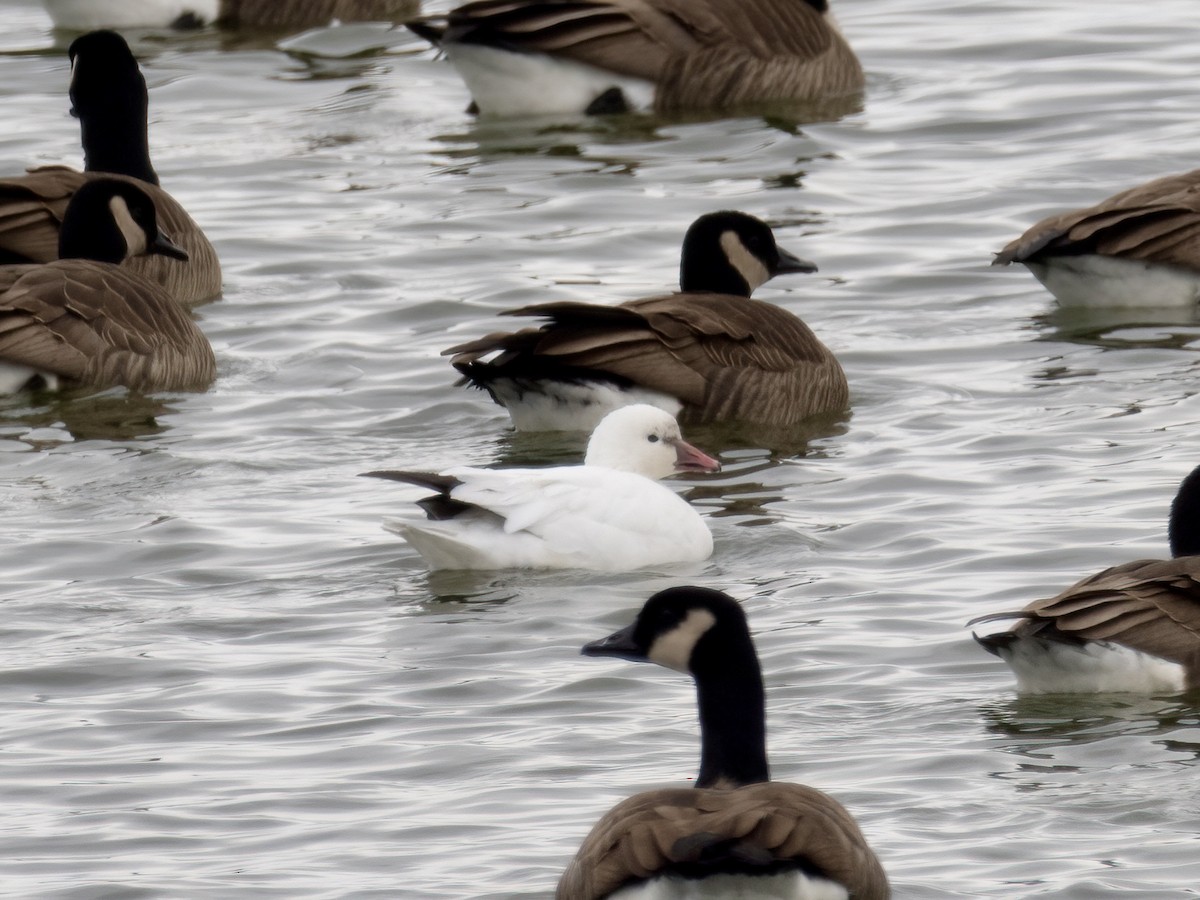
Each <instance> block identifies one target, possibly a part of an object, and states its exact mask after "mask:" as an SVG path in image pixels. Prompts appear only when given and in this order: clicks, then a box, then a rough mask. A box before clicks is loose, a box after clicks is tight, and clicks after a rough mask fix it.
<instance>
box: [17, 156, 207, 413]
mask: <svg viewBox="0 0 1200 900" xmlns="http://www.w3.org/2000/svg"><path fill="white" fill-rule="evenodd" d="M60 251H61V255H62V258H61V259H58V260H55V261H53V262H49V263H43V264H29V265H6V266H0V393H11V392H13V391H18V390H23V389H28V388H38V387H41V388H50V389H54V388H58V387H60V386H63V385H64V384H70V385H82V386H88V387H97V388H103V387H111V386H113V385H124V386H125V387H128V388H130V389H132V390H137V391H160V390H162V391H166V390H187V389H193V388H202V387H205V386H206V385H208V383H209V382H211V381H212V379H213V378H214V377H215V375H216V361H215V359H214V358H213V352H212V348H211V347H210V346H209V344H208V340H207V339H206V338H205V337H204V335H203V334H202V333H201V331H200V329H199V328H197V327H196V323H195V322H193V321H192V320H191V319H190V318H189V317H188V314H187V312H186V311H185V310H184V309H183V308H182V307H181V306H179V304H178V303H176V302H174V301H173V300H172V299H171V298H170V297H168V296H167V295H166V292H165V290H164V289H163V288H162V287H161V286H159V285H157V284H154V283H153V282H151V281H148V280H147V279H146V278H144V277H143V276H141V275H139V274H138V273H137V272H135V271H133V270H132V269H130V268H128V267H126V266H122V265H119V263H120V262H121V261H122V260H123V259H125V258H126V257H128V256H134V255H137V254H139V253H158V254H164V255H167V256H173V257H175V258H177V259H186V258H187V254H186V253H185V252H184V251H183V250H181V249H180V248H178V247H176V246H175V245H174V244H172V243H171V242H170V241H169V240H167V239H166V238H165V237H164V236H163V234H162V232H160V231H159V229H158V224H157V221H156V216H155V211H154V203H153V202H152V201H151V199H150V198H149V197H148V196H147V195H146V193H145V192H144V191H142V190H141V189H140V188H138V187H137V186H135V185H133V184H130V183H129V182H127V181H123V180H118V179H112V178H103V179H101V178H98V179H95V180H93V181H89V182H87V183H86V184H83V185H81V186H80V188H79V190H77V191H76V192H75V196H74V197H72V198H71V203H70V205H69V206H68V207H67V213H66V215H65V216H64V217H63V224H62V235H61V238H60Z"/></svg>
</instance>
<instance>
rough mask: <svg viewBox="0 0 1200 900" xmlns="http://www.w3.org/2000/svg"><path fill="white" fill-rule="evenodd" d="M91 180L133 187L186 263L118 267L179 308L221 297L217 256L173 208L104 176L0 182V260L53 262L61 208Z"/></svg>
mask: <svg viewBox="0 0 1200 900" xmlns="http://www.w3.org/2000/svg"><path fill="white" fill-rule="evenodd" d="M95 178H121V179H125V180H126V181H130V182H132V183H134V184H136V185H138V186H139V187H140V188H141V189H142V190H144V191H145V192H146V193H147V194H148V195H149V196H150V197H151V199H152V200H153V201H154V205H155V207H156V208H157V209H158V217H159V223H160V224H161V226H162V228H163V230H164V231H165V232H167V234H169V235H171V237H172V239H173V240H174V241H175V243H176V244H178V245H179V246H180V247H181V248H183V249H184V250H186V251H187V253H188V257H189V259H188V261H187V262H183V261H181V260H178V259H171V258H169V257H166V256H159V255H154V256H135V257H133V258H132V259H130V260H128V261H127V262H125V263H124V265H127V266H129V268H131V269H132V270H133V271H135V272H137V273H138V274H140V275H142V276H144V277H146V278H147V279H149V280H150V281H153V282H156V283H157V284H159V285H161V286H162V287H163V288H164V289H165V290H166V292H167V294H168V296H171V297H174V298H175V300H176V301H177V302H178V303H180V304H181V305H183V306H188V307H190V306H194V305H196V304H198V303H202V302H204V301H205V300H211V299H212V298H213V297H215V296H217V295H218V294H220V293H221V264H220V262H219V260H218V259H217V251H216V250H215V249H213V245H212V244H211V243H210V242H209V240H208V238H207V237H205V236H204V232H203V231H201V230H200V226H199V225H197V224H196V222H195V220H193V219H192V217H191V216H189V215H188V214H187V211H186V210H184V208H183V207H182V206H181V205H180V204H179V202H178V201H177V200H176V199H175V198H174V197H172V196H171V195H170V194H168V193H167V192H166V191H164V190H163V189H162V188H160V187H159V186H158V185H156V184H151V183H149V182H146V181H142V180H141V179H138V178H130V177H129V176H126V175H114V174H111V173H106V172H79V171H77V170H75V169H71V168H68V167H67V166H46V167H44V168H39V169H31V170H30V171H29V173H28V174H26V175H24V176H19V177H16V178H4V179H0V255H7V256H9V257H10V258H12V257H22V258H23V259H25V260H28V261H29V262H39V263H44V262H50V261H51V260H54V259H58V231H59V227H60V226H61V225H62V218H63V214H64V213H65V212H66V209H67V204H68V203H69V202H70V201H71V197H72V196H73V195H74V194H75V191H77V190H78V189H79V186H80V185H81V184H83V183H84V182H86V181H89V180H92V179H95Z"/></svg>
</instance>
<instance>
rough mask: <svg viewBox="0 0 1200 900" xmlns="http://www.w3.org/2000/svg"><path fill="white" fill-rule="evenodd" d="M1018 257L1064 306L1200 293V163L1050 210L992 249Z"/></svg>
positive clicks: (1158, 302)
mask: <svg viewBox="0 0 1200 900" xmlns="http://www.w3.org/2000/svg"><path fill="white" fill-rule="evenodd" d="M1012 262H1019V263H1024V264H1025V265H1026V266H1028V267H1029V271H1031V272H1032V273H1033V275H1034V277H1035V278H1037V280H1038V281H1040V282H1041V283H1042V284H1044V285H1045V286H1046V289H1047V290H1049V291H1050V293H1052V294H1053V295H1054V296H1055V297H1057V298H1058V302H1059V303H1061V304H1062V305H1064V306H1092V307H1120V306H1141V307H1164V306H1194V305H1195V304H1196V301H1197V300H1200V169H1196V170H1195V171H1192V172H1186V173H1184V174H1182V175H1169V176H1167V177H1166V178H1159V179H1157V180H1155V181H1151V182H1148V183H1147V184H1143V185H1139V186H1138V187H1135V188H1130V189H1129V190H1127V191H1122V192H1121V193H1119V194H1116V195H1114V196H1112V197H1109V198H1108V199H1107V200H1105V201H1103V202H1102V203H1099V204H1097V205H1096V206H1090V207H1088V208H1086V209H1077V210H1072V211H1071V212H1066V213H1060V214H1059V215H1055V216H1050V217H1049V218H1046V219H1043V220H1042V221H1040V222H1038V223H1037V224H1036V225H1034V226H1033V227H1032V228H1030V229H1029V230H1028V231H1026V232H1025V233H1024V234H1023V235H1021V236H1020V237H1019V238H1017V239H1016V240H1014V241H1012V242H1011V243H1010V244H1008V246H1006V247H1005V248H1004V249H1003V250H1001V251H1000V252H999V253H998V254H996V259H995V262H994V263H993V265H1007V264H1009V263H1012Z"/></svg>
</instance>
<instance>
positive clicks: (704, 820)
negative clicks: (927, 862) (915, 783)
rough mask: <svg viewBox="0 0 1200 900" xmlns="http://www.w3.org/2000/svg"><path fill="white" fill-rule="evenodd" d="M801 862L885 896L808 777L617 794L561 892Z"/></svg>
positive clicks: (858, 889)
mask: <svg viewBox="0 0 1200 900" xmlns="http://www.w3.org/2000/svg"><path fill="white" fill-rule="evenodd" d="M796 869H799V870H800V871H802V872H805V873H806V874H808V875H812V876H817V877H820V878H824V879H828V880H831V881H834V882H837V883H839V884H841V885H844V886H845V887H846V888H847V890H848V893H849V896H850V897H852V898H855V900H881V898H886V897H887V896H888V883H887V876H886V875H885V874H884V871H883V868H882V867H881V866H880V865H879V861H878V859H877V858H876V857H875V854H874V853H872V852H871V849H870V847H869V846H868V845H867V842H866V838H865V837H864V836H863V834H862V831H861V830H860V829H859V827H858V824H857V823H856V822H855V821H854V818H853V817H852V816H851V815H850V813H849V812H847V811H846V809H845V808H844V807H843V806H842V805H841V804H840V803H837V802H836V801H835V800H833V799H832V798H831V797H830V796H829V795H828V794H824V793H822V792H821V791H818V790H816V789H815V788H811V787H808V786H806V785H801V784H789V783H787V782H766V783H763V784H751V785H746V786H744V787H740V788H738V789H737V790H732V791H730V790H712V789H705V788H674V789H666V790H657V791H646V792H644V793H641V794H635V795H634V796H632V797H629V798H628V799H626V800H623V801H621V802H620V803H618V804H617V805H616V806H614V807H613V808H612V809H611V810H610V811H609V812H608V813H607V814H605V816H604V817H603V818H602V819H601V820H600V821H599V822H598V823H597V824H596V827H595V828H594V829H593V830H592V831H591V833H590V834H588V836H587V837H586V838H585V839H584V842H583V845H582V846H581V847H580V849H579V852H578V854H577V855H576V856H575V858H574V859H573V860H572V861H571V863H570V865H569V866H568V867H567V870H566V871H565V872H564V873H563V875H562V878H561V879H560V880H559V883H558V889H557V891H556V893H555V897H556V898H557V900H601V898H604V897H608V896H610V895H611V894H612V893H613V892H614V891H617V890H619V889H620V888H621V887H623V886H625V885H628V884H630V883H631V882H637V881H644V880H646V879H648V878H651V877H654V876H655V875H658V874H661V873H663V872H665V871H672V872H677V873H679V875H680V877H702V876H704V875H705V874H706V873H709V872H727V873H738V874H747V875H754V876H755V877H765V876H766V875H768V874H771V873H775V872H781V871H787V870H796Z"/></svg>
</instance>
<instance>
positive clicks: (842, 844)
mask: <svg viewBox="0 0 1200 900" xmlns="http://www.w3.org/2000/svg"><path fill="white" fill-rule="evenodd" d="M583 653H584V655H585V656H611V657H617V658H619V659H628V660H632V661H633V662H653V663H657V664H659V665H660V666H665V667H667V668H668V669H674V670H675V671H677V672H683V673H684V674H685V675H691V676H692V678H693V679H694V680H695V682H696V698H697V700H698V703H699V708H700V774H699V776H698V777H697V778H696V786H695V787H694V788H676V789H667V790H654V791H647V792H645V793H641V794H635V795H634V796H632V797H630V798H628V799H627V800H623V801H622V802H620V803H618V804H617V805H616V806H615V807H613V808H612V810H610V811H609V812H608V813H606V814H605V815H604V816H603V817H602V818H601V819H600V821H599V822H597V823H596V825H595V827H593V828H592V831H591V833H590V834H589V835H588V836H587V838H585V839H584V842H583V846H582V847H580V849H579V853H578V854H577V855H576V856H575V859H574V860H573V861H572V862H571V864H570V866H569V867H568V868H567V870H566V872H565V873H564V874H563V876H562V879H561V880H560V881H559V883H558V891H557V893H556V895H555V896H556V898H557V900H600V898H604V897H609V898H621V900H635V898H646V900H650V898H654V900H683V898H700V897H706V898H713V900H717V898H726V897H728V898H733V897H768V896H769V897H780V898H784V897H787V898H797V900H801V898H809V900H886V898H887V897H889V896H890V890H889V888H888V881H887V875H886V874H885V873H884V871H883V867H882V866H881V865H880V864H879V860H878V859H877V858H876V857H875V854H874V853H873V852H872V851H871V848H870V847H869V846H868V845H867V841H866V838H864V837H863V835H862V832H861V831H859V828H858V825H857V824H856V823H855V821H854V819H853V817H851V815H850V813H848V812H847V811H846V810H845V808H844V807H842V805H841V804H840V803H838V802H837V801H836V800H834V799H833V798H832V797H830V796H828V795H827V794H823V793H821V792H820V791H818V790H816V789H815V788H811V787H807V786H805V785H800V784H788V783H786V782H779V781H771V780H770V774H769V772H768V768H767V751H766V713H765V703H764V697H763V681H762V670H761V669H760V667H759V663H758V655H757V654H756V653H755V650H754V643H753V641H752V640H751V638H750V629H749V627H748V626H747V623H746V614H745V613H744V612H743V611H742V608H741V606H740V605H739V604H738V603H737V602H736V601H735V600H734V599H733V598H732V597H730V596H728V595H727V594H723V593H721V592H720V591H714V590H709V589H707V588H701V587H676V588H669V589H668V590H665V591H660V592H659V593H657V594H655V595H654V596H653V597H651V598H650V599H649V600H647V601H646V604H645V606H643V607H642V610H641V612H640V613H638V616H637V619H636V620H635V621H634V623H633V624H632V625H629V626H628V627H626V628H623V629H621V630H620V631H618V632H616V633H615V634H612V635H609V636H608V637H606V638H603V639H602V640H598V641H593V642H592V643H590V644H586V645H584V648H583Z"/></svg>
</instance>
